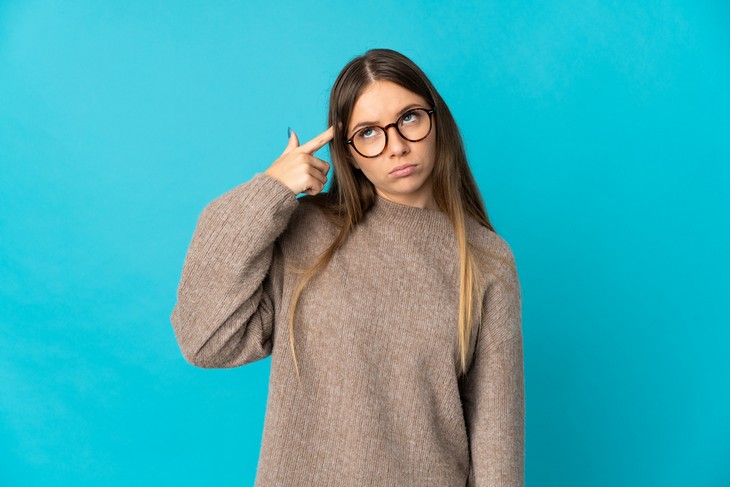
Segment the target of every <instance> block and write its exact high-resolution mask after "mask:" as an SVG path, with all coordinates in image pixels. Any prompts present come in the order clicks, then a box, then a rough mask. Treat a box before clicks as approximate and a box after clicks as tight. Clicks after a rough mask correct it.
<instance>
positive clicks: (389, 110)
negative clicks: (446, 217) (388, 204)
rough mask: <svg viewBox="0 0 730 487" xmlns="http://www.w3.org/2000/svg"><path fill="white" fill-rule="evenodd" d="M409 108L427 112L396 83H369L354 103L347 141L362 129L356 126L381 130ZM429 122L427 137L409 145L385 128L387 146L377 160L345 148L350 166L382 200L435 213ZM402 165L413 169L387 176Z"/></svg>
mask: <svg viewBox="0 0 730 487" xmlns="http://www.w3.org/2000/svg"><path fill="white" fill-rule="evenodd" d="M411 104H415V105H416V107H418V108H426V109H429V108H431V106H430V105H429V104H428V103H427V102H426V100H425V99H424V98H423V97H421V96H419V95H417V94H415V93H413V92H412V91H409V90H407V89H405V88H403V87H402V86H400V85H398V84H396V83H393V82H391V81H373V82H372V83H370V84H369V85H368V86H367V87H366V88H365V90H364V91H363V92H362V94H361V95H360V97H359V98H358V99H357V102H356V103H355V106H354V108H353V111H352V116H351V117H350V122H349V124H348V128H347V134H346V135H347V138H348V139H349V138H350V137H352V136H353V135H354V134H355V133H356V132H357V131H358V130H360V129H362V128H363V127H362V126H360V124H361V123H363V122H375V123H374V124H370V123H368V124H367V125H379V126H381V127H385V126H386V125H388V124H390V123H393V122H395V121H396V120H398V117H400V115H401V114H402V113H403V112H405V111H406V110H405V108H406V107H408V108H410V105H411ZM433 116H434V117H435V116H436V114H435V113H434V114H433ZM433 122H434V124H433V125H434V126H432V127H431V131H430V132H429V134H428V136H426V138H425V139H422V140H419V141H418V142H410V141H408V140H406V139H404V138H403V137H401V136H400V134H399V133H398V132H397V131H396V129H395V126H392V127H390V128H388V144H387V146H386V147H385V149H384V150H383V153H382V154H380V155H379V156H377V157H372V158H368V157H363V156H361V155H360V154H358V153H357V151H355V149H354V148H353V147H352V146H348V147H349V149H348V150H349V151H350V155H351V156H352V159H353V161H352V164H353V165H354V166H355V167H356V168H358V169H360V170H361V171H362V172H363V174H365V176H366V177H367V178H368V179H369V180H370V182H371V183H373V185H374V186H375V191H376V192H377V193H378V194H379V195H381V196H382V197H384V198H386V199H388V200H391V201H395V202H397V203H401V204H407V205H410V206H417V207H420V208H433V209H436V204H435V201H434V199H433V189H432V178H431V174H432V172H433V166H434V162H435V158H436V128H435V120H434V121H433ZM404 164H409V165H410V164H412V165H414V166H415V167H414V170H413V171H412V172H411V173H410V174H408V175H406V176H396V175H395V174H392V173H391V171H393V169H395V168H396V167H398V166H401V165H404Z"/></svg>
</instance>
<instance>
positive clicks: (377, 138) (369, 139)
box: [346, 108, 436, 157]
mask: <svg viewBox="0 0 730 487" xmlns="http://www.w3.org/2000/svg"><path fill="white" fill-rule="evenodd" d="M435 111H436V109H435V108H432V109H430V110H429V109H426V108H414V109H412V110H408V111H407V112H405V113H404V114H403V115H401V116H400V117H399V118H398V120H397V121H395V122H393V123H390V124H388V125H386V126H385V127H379V126H377V125H375V126H372V127H363V128H361V129H360V130H358V131H357V132H355V135H353V136H352V137H350V138H349V139H348V140H347V141H346V142H347V144H349V145H352V147H353V149H355V150H356V151H357V153H358V154H360V155H361V156H363V157H378V156H379V155H380V154H382V153H383V151H384V150H385V148H386V147H387V146H388V129H389V128H390V127H391V126H395V129H396V131H397V132H398V133H399V134H400V136H401V137H403V138H404V139H406V140H408V141H410V142H418V141H419V140H423V139H425V138H426V137H427V136H428V134H429V133H431V126H432V123H431V118H432V116H433V112H435Z"/></svg>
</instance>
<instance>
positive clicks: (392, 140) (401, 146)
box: [388, 125, 408, 154]
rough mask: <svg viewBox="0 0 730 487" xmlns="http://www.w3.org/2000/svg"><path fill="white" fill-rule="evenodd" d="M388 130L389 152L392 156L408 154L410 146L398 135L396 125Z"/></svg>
mask: <svg viewBox="0 0 730 487" xmlns="http://www.w3.org/2000/svg"><path fill="white" fill-rule="evenodd" d="M391 129H392V130H391ZM388 130H389V132H388V152H390V153H392V154H403V153H405V152H407V151H408V145H407V144H406V140H405V139H404V138H403V137H401V135H400V133H398V130H397V129H396V128H395V125H393V126H392V127H388Z"/></svg>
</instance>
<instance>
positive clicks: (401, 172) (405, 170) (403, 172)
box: [390, 164, 416, 178]
mask: <svg viewBox="0 0 730 487" xmlns="http://www.w3.org/2000/svg"><path fill="white" fill-rule="evenodd" d="M415 169H416V165H415V164H408V165H406V166H405V167H402V168H400V169H394V170H392V171H391V172H390V175H391V176H395V177H397V178H400V177H404V176H408V175H409V174H412V173H413V171H414V170H415Z"/></svg>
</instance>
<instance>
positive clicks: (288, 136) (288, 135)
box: [286, 127, 291, 139]
mask: <svg viewBox="0 0 730 487" xmlns="http://www.w3.org/2000/svg"><path fill="white" fill-rule="evenodd" d="M286 138H287V139H291V127H287V128H286Z"/></svg>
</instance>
